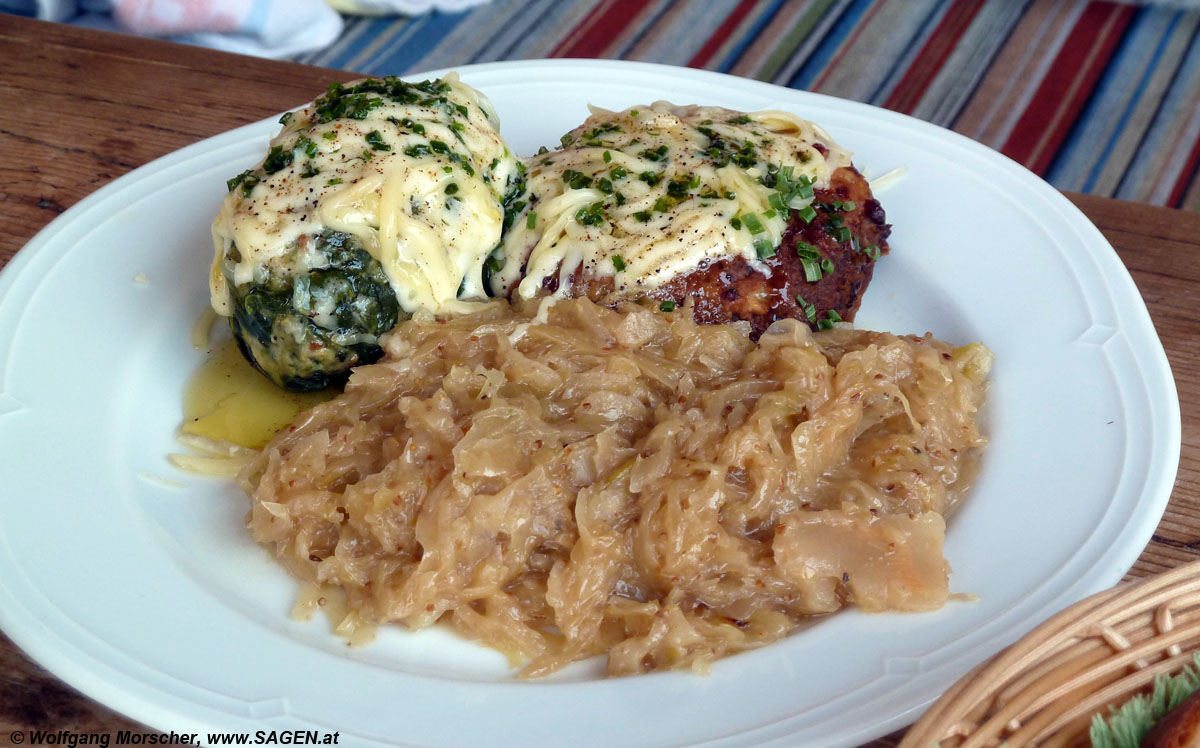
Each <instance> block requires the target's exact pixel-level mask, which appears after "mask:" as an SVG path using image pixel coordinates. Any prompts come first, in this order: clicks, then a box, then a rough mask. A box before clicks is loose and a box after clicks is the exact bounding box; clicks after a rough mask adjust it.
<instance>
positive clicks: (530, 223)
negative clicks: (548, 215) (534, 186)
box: [525, 210, 537, 229]
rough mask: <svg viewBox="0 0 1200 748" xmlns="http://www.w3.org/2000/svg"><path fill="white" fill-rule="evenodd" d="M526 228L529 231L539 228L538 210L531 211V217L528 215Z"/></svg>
mask: <svg viewBox="0 0 1200 748" xmlns="http://www.w3.org/2000/svg"><path fill="white" fill-rule="evenodd" d="M525 228H527V229H535V228H537V211H536V210H531V211H529V215H527V216H526V217H525Z"/></svg>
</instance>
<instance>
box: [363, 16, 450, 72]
mask: <svg viewBox="0 0 1200 748" xmlns="http://www.w3.org/2000/svg"><path fill="white" fill-rule="evenodd" d="M470 14H471V12H470V11H466V12H464V13H442V12H439V11H434V12H432V13H429V14H426V15H424V16H422V17H421V19H420V20H418V21H415V22H413V23H412V25H411V28H410V29H405V33H404V34H402V35H401V37H400V38H399V39H396V40H394V41H392V43H390V44H388V45H387V47H385V48H384V49H383V50H381V51H380V53H379V55H378V56H376V58H375V59H374V60H372V61H371V63H370V65H369V66H367V67H366V68H365V69H364V70H363V72H366V73H370V74H372V75H403V74H405V73H409V72H417V71H413V70H410V68H411V67H412V66H413V65H414V64H416V63H417V62H419V61H420V60H421V58H423V57H424V56H425V55H427V54H429V52H430V51H432V50H433V48H434V47H436V46H437V45H438V44H440V43H441V42H442V40H444V39H445V38H446V36H447V35H448V34H449V33H450V32H451V31H453V30H454V27H455V26H457V25H458V24H460V23H462V21H463V19H465V18H466V17H467V16H469V15H470Z"/></svg>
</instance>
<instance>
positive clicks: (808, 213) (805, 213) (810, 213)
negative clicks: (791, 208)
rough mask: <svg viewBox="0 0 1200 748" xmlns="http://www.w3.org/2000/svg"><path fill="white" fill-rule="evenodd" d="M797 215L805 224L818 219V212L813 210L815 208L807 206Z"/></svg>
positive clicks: (797, 212)
mask: <svg viewBox="0 0 1200 748" xmlns="http://www.w3.org/2000/svg"><path fill="white" fill-rule="evenodd" d="M796 215H798V216H800V220H802V221H804V222H805V223H812V222H813V219H814V218H816V217H817V211H815V210H813V206H811V205H805V206H804V207H803V208H801V209H800V210H798V211H796Z"/></svg>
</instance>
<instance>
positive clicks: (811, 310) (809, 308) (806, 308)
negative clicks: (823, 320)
mask: <svg viewBox="0 0 1200 748" xmlns="http://www.w3.org/2000/svg"><path fill="white" fill-rule="evenodd" d="M796 303H797V304H798V305H799V306H800V311H802V312H804V316H805V317H808V321H809V322H816V321H817V308H816V307H815V306H813V305H812V304H809V303H808V302H807V301H805V300H804V297H803V296H797V297H796Z"/></svg>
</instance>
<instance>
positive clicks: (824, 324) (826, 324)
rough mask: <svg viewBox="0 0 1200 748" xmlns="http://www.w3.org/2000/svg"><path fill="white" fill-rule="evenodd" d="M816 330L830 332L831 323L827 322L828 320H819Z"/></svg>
mask: <svg viewBox="0 0 1200 748" xmlns="http://www.w3.org/2000/svg"><path fill="white" fill-rule="evenodd" d="M817 329H818V330H832V329H833V323H832V322H830V321H829V320H827V319H823V320H821V321H820V322H818V323H817Z"/></svg>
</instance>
